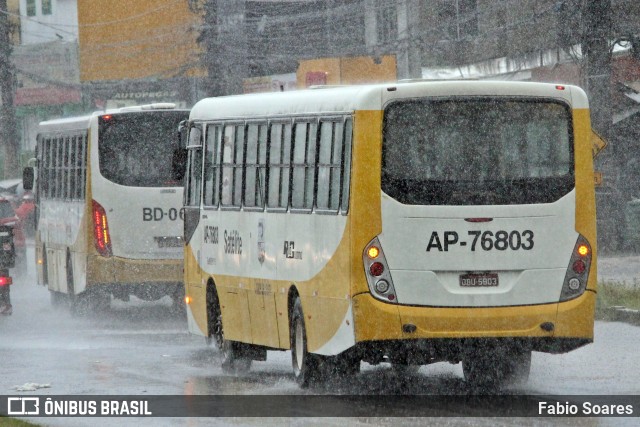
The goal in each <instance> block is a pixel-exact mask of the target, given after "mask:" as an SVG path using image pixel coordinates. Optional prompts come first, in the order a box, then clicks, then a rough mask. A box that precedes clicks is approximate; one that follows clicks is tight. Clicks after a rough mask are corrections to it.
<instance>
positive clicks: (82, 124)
mask: <svg viewBox="0 0 640 427" xmlns="http://www.w3.org/2000/svg"><path fill="white" fill-rule="evenodd" d="M139 111H145V112H146V111H188V110H187V109H181V108H176V105H175V104H173V103H169V102H162V103H155V104H146V105H135V106H130V107H122V108H114V109H109V110H106V111H102V110H99V111H94V112H93V113H91V114H87V115H83V116H75V117H65V118H61V119H52V120H45V121H42V122H40V124H39V132H43V131H44V132H46V131H52V130H54V131H65V130H82V129H87V128H88V127H89V122H90V121H91V119H92V118H93V117H97V116H102V115H104V114H121V113H131V112H139Z"/></svg>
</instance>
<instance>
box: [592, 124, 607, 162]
mask: <svg viewBox="0 0 640 427" xmlns="http://www.w3.org/2000/svg"><path fill="white" fill-rule="evenodd" d="M607 144H608V143H607V141H605V140H604V138H603V137H602V136H600V134H599V133H598V132H596V131H595V130H593V129H591V152H592V153H593V158H594V159H595V158H596V156H597V155H598V154H599V153H600V151H602V150H603V149H604V148H605V147H606V146H607Z"/></svg>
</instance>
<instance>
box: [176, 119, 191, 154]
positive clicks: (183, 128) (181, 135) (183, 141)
mask: <svg viewBox="0 0 640 427" xmlns="http://www.w3.org/2000/svg"><path fill="white" fill-rule="evenodd" d="M188 132H189V122H188V121H187V120H183V121H181V122H180V123H179V124H178V143H179V144H180V147H186V146H187V133H188Z"/></svg>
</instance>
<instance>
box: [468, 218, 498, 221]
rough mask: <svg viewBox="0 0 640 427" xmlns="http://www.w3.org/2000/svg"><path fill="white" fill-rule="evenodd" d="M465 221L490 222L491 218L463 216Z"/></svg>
mask: <svg viewBox="0 0 640 427" xmlns="http://www.w3.org/2000/svg"><path fill="white" fill-rule="evenodd" d="M464 220H465V221H467V222H491V221H493V218H465V219H464Z"/></svg>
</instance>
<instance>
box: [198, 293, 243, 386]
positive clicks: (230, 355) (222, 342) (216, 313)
mask: <svg viewBox="0 0 640 427" xmlns="http://www.w3.org/2000/svg"><path fill="white" fill-rule="evenodd" d="M207 294H208V295H207V296H208V298H209V301H208V304H207V305H208V306H209V334H210V335H211V336H212V338H213V341H215V343H216V347H217V348H218V351H219V352H220V354H221V355H222V364H221V367H222V371H223V372H225V373H227V374H240V373H244V372H247V371H249V369H251V362H252V360H251V359H249V358H247V357H243V356H242V354H241V353H242V351H241V350H242V348H241V347H242V344H241V343H238V342H234V341H229V340H226V339H225V338H224V330H223V328H222V312H221V310H220V301H219V300H218V295H217V294H216V291H215V289H213V290H212V291H211V292H208V293H207Z"/></svg>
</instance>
